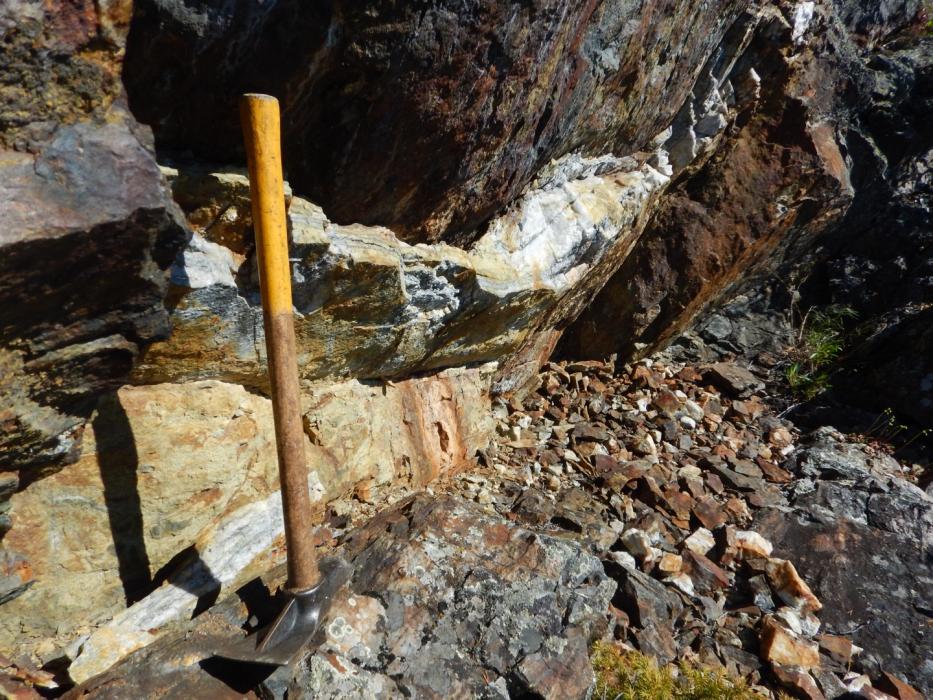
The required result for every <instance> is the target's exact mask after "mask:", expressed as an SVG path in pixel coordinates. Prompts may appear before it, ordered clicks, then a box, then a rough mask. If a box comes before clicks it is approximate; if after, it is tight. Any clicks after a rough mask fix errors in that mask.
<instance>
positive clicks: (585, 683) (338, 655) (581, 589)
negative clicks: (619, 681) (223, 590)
mask: <svg viewBox="0 0 933 700" xmlns="http://www.w3.org/2000/svg"><path fill="white" fill-rule="evenodd" d="M342 551H343V553H344V555H345V556H346V557H347V558H348V559H349V560H350V561H351V562H352V563H353V567H354V575H353V579H352V581H351V583H350V584H349V586H348V589H346V590H344V591H343V592H342V593H341V594H340V595H339V597H338V599H337V600H336V601H335V604H334V607H333V609H332V612H331V614H330V616H329V621H328V623H327V625H326V626H325V633H324V639H323V641H322V645H321V646H320V647H319V648H318V649H317V651H316V652H315V653H314V654H313V655H311V656H309V657H308V658H306V659H305V660H304V661H303V662H301V663H300V664H299V665H298V666H297V668H295V669H283V670H282V671H279V672H276V673H275V674H273V675H271V676H268V677H266V678H265V679H264V680H262V679H260V685H261V688H262V689H263V692H265V693H268V694H271V695H275V696H277V697H281V696H282V695H285V694H287V697H289V698H344V697H357V698H399V697H424V698H451V697H487V698H509V697H527V696H529V695H531V694H533V695H535V696H537V697H544V698H555V699H556V698H584V697H587V694H588V691H589V690H590V688H591V686H592V683H593V675H592V670H591V669H590V666H589V661H588V658H587V649H588V646H589V643H590V642H591V641H592V640H593V639H595V638H596V637H598V636H600V635H601V634H602V633H603V632H604V631H605V627H606V618H605V612H606V610H607V608H608V605H609V601H610V599H611V597H612V593H613V590H614V589H615V584H614V583H613V582H612V581H611V580H610V579H608V578H607V577H606V575H605V573H604V572H603V569H602V565H601V564H600V562H599V560H598V559H597V558H596V557H594V556H592V555H590V554H588V553H586V552H585V551H583V550H582V549H581V547H580V546H579V545H578V544H576V543H573V542H571V541H567V540H564V539H558V538H554V537H550V536H547V535H541V534H537V533H535V532H533V531H531V530H528V529H526V528H524V527H521V526H518V525H516V524H514V523H510V522H509V521H508V520H505V519H503V518H502V517H501V516H498V515H496V514H494V513H489V512H487V511H485V510H484V509H483V508H482V507H480V506H476V505H474V504H471V503H468V502H465V501H463V500H460V499H456V498H450V497H447V498H428V497H424V496H421V497H417V498H415V499H413V500H409V501H407V502H405V503H403V504H402V505H401V506H399V507H396V508H394V509H391V510H389V511H386V512H384V513H382V514H381V515H380V516H379V517H377V518H376V519H374V520H373V521H371V522H370V523H369V524H367V525H366V526H365V527H363V528H361V529H360V530H357V531H354V532H352V533H351V534H350V535H349V537H348V538H347V540H346V542H345V543H344V545H343V547H342ZM282 575H283V572H282V571H281V569H279V571H278V572H277V576H278V577H279V578H281V576H282ZM247 616H248V613H247V612H246V608H245V606H243V604H242V603H240V602H239V601H238V600H237V601H228V602H227V603H225V604H222V605H220V606H218V608H217V609H216V611H212V612H211V613H208V614H207V615H204V616H202V617H201V618H200V619H199V620H198V621H197V622H196V623H195V625H194V629H193V630H190V631H189V632H188V633H186V634H184V635H182V636H181V637H176V638H174V639H166V640H165V641H164V642H162V643H159V644H157V645H155V646H153V647H152V648H151V649H148V650H145V651H141V652H138V653H136V654H134V655H132V656H130V657H129V658H128V659H126V660H125V661H124V662H122V663H121V664H119V665H117V666H115V667H114V668H113V669H111V670H110V671H108V672H107V673H106V674H105V675H103V676H101V677H98V678H97V679H94V680H92V681H89V682H88V683H87V684H86V685H84V686H81V687H79V688H76V689H75V690H74V691H73V694H74V696H75V697H107V698H122V697H127V698H129V697H139V695H138V693H139V685H138V684H139V683H140V682H142V683H143V684H144V685H143V687H145V688H146V689H147V697H207V696H208V695H209V694H210V693H211V692H216V693H218V695H212V697H224V692H225V690H228V688H226V687H225V686H220V685H218V684H217V681H216V680H215V679H214V678H212V676H211V675H209V671H210V669H207V667H204V668H205V669H207V670H208V672H205V670H203V669H202V667H199V666H198V664H197V661H198V660H199V659H200V658H201V657H202V656H203V651H201V649H202V648H203V647H202V646H201V644H202V643H203V640H204V639H205V638H206V636H207V634H209V633H216V632H215V630H216V628H217V625H226V627H227V630H228V634H235V633H236V631H235V630H236V628H235V625H232V624H231V623H235V624H241V623H242V622H243V621H244V620H245V619H246V617H247ZM199 654H200V655H201V656H199ZM202 666H203V664H202ZM216 673H217V672H216V671H215V674H216ZM267 675H268V672H267ZM228 677H229V674H228ZM240 680H241V682H242V681H243V680H244V679H243V677H242V676H241V677H240ZM248 687H249V686H248V685H247V687H246V688H243V690H246V689H248ZM264 696H265V695H264Z"/></svg>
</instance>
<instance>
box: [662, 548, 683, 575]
mask: <svg viewBox="0 0 933 700" xmlns="http://www.w3.org/2000/svg"><path fill="white" fill-rule="evenodd" d="M683 566H684V560H683V558H682V557H681V556H680V555H679V554H671V553H670V552H665V553H664V554H662V555H661V558H660V560H658V568H659V569H660V570H661V571H663V572H664V573H667V574H678V573H680V571H681V569H683Z"/></svg>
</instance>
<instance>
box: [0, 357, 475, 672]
mask: <svg viewBox="0 0 933 700" xmlns="http://www.w3.org/2000/svg"><path fill="white" fill-rule="evenodd" d="M491 378H492V368H485V369H484V368H478V369H472V370H451V371H448V372H443V373H440V374H436V375H432V376H425V377H422V378H418V379H410V380H405V381H401V382H398V383H397V384H394V385H391V386H385V387H384V386H373V385H367V384H362V383H359V382H349V383H343V384H335V385H319V386H312V387H309V388H308V389H307V390H306V392H305V409H306V414H305V427H306V432H307V435H308V443H307V446H306V448H307V454H308V461H309V466H310V469H311V475H310V481H309V488H310V489H311V492H312V499H313V500H314V501H315V502H316V503H319V504H320V505H321V507H322V510H323V504H324V503H325V502H327V501H329V500H332V499H333V498H335V497H337V496H340V495H343V494H346V493H349V492H350V491H351V490H353V488H354V487H355V486H357V485H358V484H365V486H366V488H367V489H368V491H369V493H370V498H372V497H373V494H374V493H375V492H376V491H377V490H381V489H383V488H385V487H386V486H388V485H393V486H395V487H398V486H400V485H402V484H409V485H412V486H418V485H422V484H425V483H427V482H429V481H430V480H432V479H434V478H436V477H438V476H439V475H442V474H446V473H449V472H452V471H456V470H459V469H462V468H463V467H464V466H466V465H467V464H469V463H470V462H471V461H472V459H473V455H474V454H475V452H476V450H477V449H480V448H482V447H484V446H485V445H486V444H487V443H488V441H489V438H490V435H491V434H492V428H493V423H492V418H491V417H490V415H489V404H488V393H489V388H488V387H489V382H490V381H491ZM273 435H274V434H273V431H272V416H271V405H270V402H269V401H268V399H265V398H263V397H260V396H257V395H254V394H250V393H248V392H247V391H246V390H245V389H244V388H243V387H241V386H237V385H231V384H224V383H220V382H215V381H204V382H194V383H188V384H182V385H173V384H161V385H154V386H144V387H124V388H123V389H121V390H120V391H119V392H118V394H117V395H116V396H113V397H110V398H107V399H105V400H104V401H103V402H102V403H101V405H100V406H99V407H98V411H97V413H96V414H95V418H94V421H93V429H92V430H89V436H88V438H87V440H86V441H85V445H84V452H83V455H82V457H81V459H80V460H79V461H78V462H77V463H76V464H74V465H72V466H70V467H68V468H66V469H65V470H63V471H61V472H59V473H58V474H55V475H53V476H51V477H49V478H47V479H43V480H41V481H38V482H36V483H34V484H32V485H31V486H30V487H28V488H26V489H24V490H22V491H20V492H19V493H17V494H16V495H14V496H13V498H12V501H11V504H10V505H11V508H10V516H11V519H12V522H13V527H12V529H11V530H10V531H9V532H8V533H7V534H6V537H5V538H4V540H3V549H2V550H0V551H3V553H4V556H5V557H6V558H7V561H13V562H19V564H18V565H16V566H15V567H13V570H12V572H10V573H7V572H6V571H3V574H4V575H3V576H2V577H0V581H3V582H4V584H7V582H8V581H9V582H11V583H10V584H9V586H10V587H12V586H13V585H14V584H15V585H16V589H15V590H13V591H11V592H8V593H7V594H6V597H7V598H8V601H7V602H5V603H4V604H3V613H4V614H3V616H2V621H0V649H3V650H4V651H5V652H7V653H12V652H13V651H14V650H16V651H18V652H19V653H24V652H25V653H34V654H36V655H37V656H38V657H39V658H41V659H46V660H48V659H51V658H54V657H55V655H56V654H59V653H61V651H62V649H63V648H64V647H66V646H67V645H68V644H69V643H72V642H74V641H75V640H76V639H78V638H79V637H80V636H81V635H87V634H88V633H91V636H90V638H89V639H87V640H85V641H79V642H78V643H76V644H75V645H74V646H73V647H72V648H71V650H70V651H69V653H70V654H71V655H73V654H74V653H75V652H76V651H78V649H82V656H80V657H79V658H78V660H77V661H76V662H75V665H74V666H73V673H74V674H75V676H76V677H81V678H86V677H87V676H88V675H92V674H93V673H96V672H99V671H101V670H103V669H104V668H106V667H107V666H108V665H109V663H112V662H113V661H115V660H117V659H118V658H120V656H122V655H123V654H125V653H127V652H128V651H130V650H131V649H133V648H136V647H138V646H140V645H143V644H147V643H149V642H151V641H152V640H153V639H155V638H156V636H157V635H156V634H154V633H155V632H156V631H157V630H159V628H161V627H163V626H164V625H166V624H168V623H171V622H172V621H174V620H178V619H182V618H184V617H186V616H190V615H191V612H192V611H193V610H195V609H197V608H198V606H199V605H200V606H203V601H204V600H208V599H211V598H216V597H217V595H218V594H219V592H221V591H228V590H232V589H233V588H235V587H236V586H237V585H238V584H239V583H242V582H243V581H244V580H246V579H248V578H249V577H251V576H254V575H255V573H256V572H257V571H258V570H261V567H262V566H264V565H267V564H268V563H269V562H270V561H272V562H274V561H275V560H277V559H278V558H279V557H281V554H282V552H281V548H280V547H281V541H280V539H281V528H282V525H281V504H280V497H279V493H278V473H277V466H276V458H275V445H274V438H273ZM23 571H25V572H27V573H28V576H27V580H25V581H22V580H21V579H20V578H17V576H19V575H20V573H21V572H23ZM18 572H19V573H18ZM165 582H167V583H165ZM130 604H132V605H130ZM127 605H129V607H128V608H127V609H125V610H123V608H125V607H126V606H127ZM111 618H113V619H112V620H111ZM101 624H103V626H102V627H100V628H99V629H97V630H96V631H94V630H93V628H94V627H95V626H97V625H101ZM82 645H83V647H82ZM95 664H96V665H95ZM80 674H85V675H83V676H82V675H80Z"/></svg>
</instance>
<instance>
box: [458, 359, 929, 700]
mask: <svg viewBox="0 0 933 700" xmlns="http://www.w3.org/2000/svg"><path fill="white" fill-rule="evenodd" d="M764 389H765V384H764V381H763V379H762V377H759V376H757V375H756V374H755V373H754V372H753V371H750V370H749V369H746V368H744V367H741V366H738V365H735V364H731V363H725V362H722V363H716V364H712V365H708V366H703V367H694V366H682V365H671V364H665V363H662V362H657V361H652V360H646V361H644V362H642V363H639V364H636V365H634V366H627V367H626V368H625V371H623V372H621V373H615V372H614V371H613V367H612V364H611V363H602V362H596V361H586V362H569V363H560V364H555V363H551V364H549V365H548V366H547V367H546V368H545V371H543V372H542V374H541V383H540V386H539V388H538V390H537V392H535V393H533V394H532V395H531V396H530V397H528V398H527V399H526V400H525V401H524V402H522V403H519V402H517V401H512V402H510V403H507V404H506V403H503V404H500V406H499V407H498V412H499V413H498V418H499V429H498V432H499V434H500V436H501V438H500V440H499V441H498V442H497V444H496V445H494V446H493V447H492V448H491V449H490V450H489V451H487V452H486V453H485V455H484V456H485V458H486V462H487V464H488V465H489V467H490V468H491V469H492V471H493V472H494V473H495V474H496V475H497V477H498V478H497V477H492V478H490V479H488V480H484V479H483V478H482V477H479V476H477V475H475V474H471V475H465V476H463V477H462V482H463V484H464V488H465V492H466V495H467V496H468V497H472V498H473V499H474V500H476V501H478V502H480V503H484V502H491V503H495V504H496V506H497V507H500V508H502V509H503V511H505V510H506V509H508V508H509V502H510V501H511V504H512V505H511V509H510V510H511V515H512V517H516V518H519V519H520V520H522V521H527V522H532V523H534V524H536V525H537V526H539V527H543V528H545V529H554V530H560V531H563V532H564V533H568V534H570V535H572V536H575V537H577V538H579V539H581V540H583V541H585V542H586V543H587V544H588V546H589V548H590V550H591V551H592V552H594V553H595V554H597V555H598V556H600V557H601V558H602V559H603V561H604V565H605V567H606V570H607V571H608V572H609V573H610V574H611V575H612V577H613V578H614V579H616V580H617V582H618V583H619V589H618V592H617V593H616V596H615V598H614V599H613V609H612V617H613V619H614V621H615V623H616V624H615V632H614V634H615V637H616V639H618V640H619V642H620V643H622V644H627V645H631V646H633V647H635V648H637V649H639V650H640V651H642V652H645V653H648V654H650V655H652V656H655V657H657V658H658V659H659V660H660V661H662V662H671V661H674V660H678V659H680V660H688V661H694V662H696V663H699V664H701V665H704V666H712V667H723V668H725V669H726V670H727V671H728V672H729V673H730V674H732V675H734V676H738V677H743V678H745V679H747V680H748V681H749V682H750V683H751V684H752V685H754V686H759V687H761V688H763V689H764V688H769V689H777V688H784V689H786V690H788V691H790V692H792V693H793V694H795V695H797V696H802V697H807V698H813V699H815V698H823V697H828V698H835V697H840V696H842V695H844V694H845V693H847V692H848V693H857V694H858V693H860V694H861V695H862V696H864V697H878V698H882V697H885V695H884V694H883V691H882V690H881V689H882V688H884V689H885V690H886V691H887V692H889V693H891V694H892V695H893V697H912V696H910V695H909V694H905V695H898V692H897V691H894V690H892V688H894V685H892V684H893V683H894V681H892V680H890V678H894V677H895V676H891V674H887V673H886V672H887V671H895V670H896V672H897V673H898V674H900V675H901V676H903V675H908V676H912V677H913V679H914V680H915V682H917V683H918V684H921V685H927V684H929V676H928V671H927V670H925V667H924V663H925V662H924V656H923V654H924V651H923V650H924V649H926V650H927V651H929V649H930V643H929V640H928V638H927V637H926V636H925V634H926V633H925V631H924V630H925V627H928V626H929V623H928V617H927V618H924V613H920V612H918V611H917V610H913V611H911V610H910V608H911V603H913V604H914V605H918V604H922V600H924V599H926V600H929V599H930V593H931V592H933V586H931V583H933V581H931V578H930V576H929V570H928V567H924V565H923V559H922V552H923V548H924V547H926V548H927V549H928V548H929V542H930V535H931V534H933V528H931V517H933V508H931V506H933V500H931V499H930V497H929V496H928V495H927V494H926V493H924V492H923V491H921V490H920V489H919V488H918V487H917V486H915V485H914V484H913V483H910V482H909V481H907V480H906V479H907V478H910V477H911V476H912V475H913V474H914V472H913V471H911V470H910V469H909V468H907V467H902V466H901V465H900V464H899V463H898V462H897V461H896V460H894V459H892V458H891V457H890V456H887V455H886V454H884V453H881V452H877V451H872V450H870V449H869V448H867V447H865V446H862V445H852V444H847V443H846V442H845V440H844V438H843V436H841V435H839V434H837V433H835V432H834V431H833V430H832V429H824V430H822V431H817V433H815V434H814V435H812V436H807V437H806V438H805V439H804V441H803V443H801V437H800V436H799V434H798V432H797V430H796V429H795V427H794V426H793V425H792V424H791V423H790V422H788V421H787V420H783V419H781V418H780V417H779V416H776V415H775V414H774V412H773V411H772V410H771V408H770V407H769V405H768V402H767V396H766V394H765V391H764ZM503 483H504V484H506V487H505V488H504V489H501V488H498V487H497V486H496V484H503ZM859 484H861V488H862V489H863V492H861V496H860V490H859ZM869 488H870V490H872V491H874V492H875V495H874V496H871V497H867V496H866V494H865V493H864V491H868V490H869ZM823 494H831V496H829V498H832V497H834V498H835V500H829V501H828V500H827V498H828V497H827V496H823ZM845 494H849V496H848V498H849V500H850V501H851V502H852V503H855V504H859V503H862V513H861V514H860V517H861V523H862V526H861V527H862V530H861V533H862V540H861V541H860V543H859V547H860V549H859V547H853V546H851V545H849V546H847V545H846V543H845V542H844V541H843V540H844V532H845V529H846V528H847V527H849V526H850V525H849V520H848V519H847V516H849V515H852V513H853V512H854V509H853V506H852V505H849V507H848V509H847V508H846V507H845V506H844V505H843V504H842V501H843V500H845V497H846V496H845ZM821 496H822V498H821ZM860 498H861V499H862V500H861V501H860ZM866 498H867V502H868V503H869V504H872V505H873V508H872V511H871V512H870V513H868V514H867V515H866V513H865V509H866V507H868V506H866V505H865V503H864V502H863V501H864V500H865V499H866ZM820 500H822V501H823V510H822V513H820V514H816V515H815V514H814V513H813V512H811V510H806V508H807V506H808V504H811V503H816V504H817V505H818V502H819V501H820ZM889 503H895V504H897V505H893V506H887V507H886V504H889ZM895 514H899V516H900V523H899V524H897V523H896V522H895V521H894V520H895V519H896V515H895ZM818 515H821V516H822V518H821V519H820V518H819V517H818ZM854 517H855V518H856V521H858V518H859V514H856V515H855V516H854ZM812 521H817V522H820V523H822V532H821V534H822V536H823V538H824V540H825V539H826V538H829V539H830V541H832V540H833V539H835V540H836V542H835V547H834V548H833V552H832V553H833V554H835V556H836V561H835V563H834V564H832V565H830V566H829V567H827V565H826V564H823V565H822V569H821V570H820V571H819V572H816V571H814V573H815V576H814V577H812V578H810V579H809V580H810V582H813V581H815V580H816V581H824V580H827V579H826V576H827V569H830V568H831V567H832V566H835V567H838V568H839V569H841V570H840V571H837V572H836V573H835V579H834V580H836V582H837V583H840V581H839V580H840V579H841V580H842V581H847V582H848V585H847V586H843V585H839V586H836V585H830V586H820V587H819V589H820V593H821V595H822V594H823V591H825V596H826V598H827V599H828V601H829V602H830V603H831V609H826V610H824V609H823V608H824V603H823V602H822V601H821V599H820V597H819V596H818V595H816V594H815V593H814V590H813V589H811V586H810V585H808V580H807V578H805V577H802V576H801V574H800V573H799V572H798V568H797V566H796V565H795V563H794V560H795V559H797V558H798V557H799V556H801V555H804V558H805V561H806V563H807V569H808V570H813V569H814V567H813V563H814V561H813V560H814V559H815V560H817V561H819V560H820V559H826V555H827V554H829V552H826V551H825V550H826V544H825V543H824V544H823V546H822V549H823V550H824V551H823V553H822V554H817V555H816V556H813V554H812V552H813V551H814V549H815V550H816V551H817V552H819V549H820V543H819V542H814V541H812V537H813V534H812V533H811V532H810V528H812V527H813V525H811V524H810V523H811V522H812ZM869 522H871V523H872V526H873V527H874V528H875V529H874V530H872V529H871V527H872V526H869V524H868V523H869ZM856 527H858V526H857V525H856ZM890 530H895V531H897V530H900V531H901V532H905V531H907V532H911V534H912V535H913V543H908V542H907V541H905V540H906V538H905V540H902V541H899V542H897V543H892V545H893V546H889V547H888V548H887V549H886V550H885V551H884V552H882V551H876V550H875V547H876V545H877V544H882V543H883V542H885V541H886V540H884V539H880V538H879V537H880V536H881V535H886V536H887V537H888V540H887V541H889V542H890V540H891V538H892V536H893V535H892V533H891V532H886V531H890ZM807 535H810V536H811V540H808V539H807ZM834 535H835V536H834ZM795 536H796V539H794V537H795ZM776 545H778V546H776ZM857 551H860V552H861V554H860V555H858V556H859V557H860V558H859V561H860V563H861V564H862V565H863V567H864V568H862V569H861V570H851V569H848V568H847V567H846V563H847V562H846V561H845V557H849V558H850V559H855V558H857V555H856V552H857ZM872 557H874V558H875V561H874V563H871V562H870V560H871V558H872ZM886 566H887V567H889V568H891V569H892V570H894V571H901V572H904V573H907V572H909V574H908V576H909V578H908V579H907V580H908V581H909V583H908V584H907V586H909V587H910V590H909V591H906V592H905V591H903V590H902V591H901V592H900V593H898V592H897V590H896V586H895V587H892V588H890V589H889V590H887V591H885V590H883V589H882V586H880V585H877V584H872V583H870V582H871V581H873V580H875V579H877V578H878V577H880V578H881V579H885V574H883V573H882V572H880V571H879V569H883V568H885V567H886ZM869 590H870V592H871V594H872V595H871V598H869V599H865V598H861V597H860V594H863V593H866V592H868V591H869ZM921 607H922V605H921ZM868 609H874V610H876V611H882V610H883V611H885V612H886V613H887V614H886V615H885V616H884V618H883V620H882V621H880V622H879V621H874V620H868V621H866V624H867V625H868V627H874V628H876V629H875V631H874V633H871V632H870V631H869V635H868V636H865V635H862V636H864V637H865V641H864V642H863V644H865V645H868V644H871V647H872V648H869V649H868V650H863V649H862V648H861V647H860V646H859V644H857V643H853V639H857V640H860V637H859V634H858V633H856V634H854V635H852V634H849V635H846V634H844V633H843V632H842V631H843V630H847V629H853V628H858V627H859V626H860V625H859V620H862V619H863V618H865V617H866V616H867V614H866V612H863V610H864V611H867V610H868ZM846 617H849V618H850V621H852V622H853V624H852V625H846V624H845V618H846ZM823 618H828V619H829V620H831V622H832V624H831V626H829V627H828V626H827V625H826V624H824V622H823ZM855 618H858V620H856V619H855ZM885 620H887V621H890V624H889V623H888V622H886V621H885ZM908 621H909V622H908ZM904 622H908V624H906V625H904V627H905V628H906V629H905V630H901V631H898V630H897V629H895V627H897V625H898V624H899V623H904ZM856 632H858V630H857V629H856ZM863 659H864V662H863V661H862V660H863ZM898 682H901V681H900V680H898ZM873 683H875V686H873V685H872V684H873ZM905 692H906V691H905ZM917 697H919V695H917Z"/></svg>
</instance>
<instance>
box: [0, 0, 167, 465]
mask: <svg viewBox="0 0 933 700" xmlns="http://www.w3.org/2000/svg"><path fill="white" fill-rule="evenodd" d="M129 11H130V8H129V6H128V5H127V4H126V3H106V4H104V5H100V4H95V3H91V2H77V3H70V2H69V3H59V2H50V3H46V4H44V5H43V4H39V3H34V2H18V1H14V2H7V3H4V4H3V6H2V7H0V37H2V40H3V44H4V51H3V57H2V58H0V103H2V107H0V209H2V211H3V228H2V231H0V309H2V311H0V406H2V408H0V469H20V468H24V467H28V466H35V467H41V466H45V465H50V464H54V463H56V462H60V461H62V460H63V459H68V458H71V459H73V458H74V457H76V456H77V453H78V450H79V444H80V434H81V429H82V428H83V425H84V420H85V419H86V418H87V415H88V414H89V412H90V411H91V409H92V408H93V406H94V402H95V400H96V398H97V396H99V395H100V394H101V393H103V392H105V391H108V390H112V389H115V388H116V387H117V386H119V385H120V384H122V383H124V382H125V381H126V378H127V375H128V374H129V371H130V369H131V368H132V364H133V361H134V359H135V357H136V355H137V353H138V350H139V346H140V344H142V343H145V342H149V341H152V340H155V339H157V338H161V337H165V336H166V335H167V334H168V330H169V327H168V318H167V314H166V312H165V309H164V307H163V305H162V297H163V294H164V291H165V279H164V273H163V270H164V269H165V268H166V267H167V266H168V265H169V264H170V263H171V261H172V259H173V258H174V256H175V252H176V250H177V249H178V248H179V247H180V245H181V244H182V243H183V242H184V237H185V233H184V229H183V228H182V225H181V223H180V217H179V216H178V213H177V209H176V208H175V206H174V204H173V203H172V202H171V199H170V197H169V194H168V191H167V190H166V188H165V186H164V182H163V180H162V177H161V175H160V173H159V169H158V167H157V166H156V163H155V160H154V158H153V155H152V153H151V150H150V148H149V144H148V141H147V135H146V130H145V129H142V128H140V127H139V126H138V125H137V124H136V123H135V122H134V121H133V119H132V117H130V116H129V114H128V113H127V112H126V111H125V107H123V106H121V103H120V100H119V98H120V96H121V95H122V86H121V84H120V81H119V72H120V61H121V56H122V42H123V37H124V35H125V32H126V27H127V24H128V21H129ZM26 478H30V479H31V478H35V474H29V475H26Z"/></svg>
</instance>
